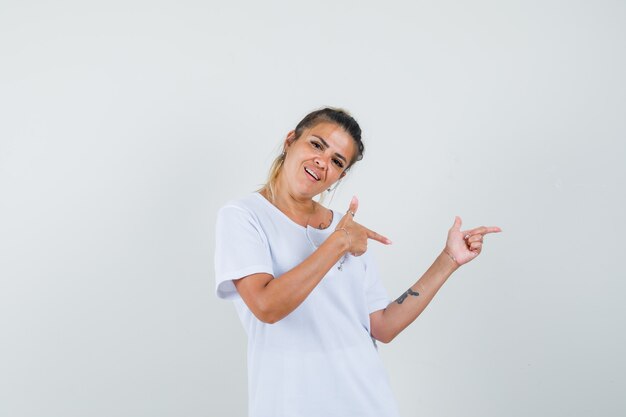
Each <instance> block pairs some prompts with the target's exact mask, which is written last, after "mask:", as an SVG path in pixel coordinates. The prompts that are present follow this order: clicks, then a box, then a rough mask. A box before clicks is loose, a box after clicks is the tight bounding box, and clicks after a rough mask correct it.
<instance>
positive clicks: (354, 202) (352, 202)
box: [348, 196, 359, 215]
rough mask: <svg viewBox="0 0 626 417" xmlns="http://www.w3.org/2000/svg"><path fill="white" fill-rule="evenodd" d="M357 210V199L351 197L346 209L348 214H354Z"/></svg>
mask: <svg viewBox="0 0 626 417" xmlns="http://www.w3.org/2000/svg"><path fill="white" fill-rule="evenodd" d="M358 208H359V199H358V198H356V196H353V197H352V200H350V208H349V209H348V213H352V214H353V215H354V214H356V211H357V209H358Z"/></svg>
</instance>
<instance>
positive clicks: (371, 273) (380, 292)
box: [363, 251, 390, 314]
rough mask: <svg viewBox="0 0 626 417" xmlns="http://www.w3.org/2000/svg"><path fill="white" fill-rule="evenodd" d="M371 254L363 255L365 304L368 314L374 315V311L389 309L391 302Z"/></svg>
mask: <svg viewBox="0 0 626 417" xmlns="http://www.w3.org/2000/svg"><path fill="white" fill-rule="evenodd" d="M369 252H370V251H368V252H366V253H365V254H363V256H364V257H365V259H364V260H365V302H366V304H367V313H368V314H372V313H373V312H374V311H378V310H382V309H384V308H387V306H388V305H389V303H390V300H389V295H388V294H387V290H386V289H385V287H384V286H383V283H382V282H381V281H380V277H379V275H378V267H377V265H376V261H375V260H374V257H373V256H372V255H371V254H370V253H369Z"/></svg>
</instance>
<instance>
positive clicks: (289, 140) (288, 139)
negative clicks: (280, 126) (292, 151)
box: [284, 130, 296, 150]
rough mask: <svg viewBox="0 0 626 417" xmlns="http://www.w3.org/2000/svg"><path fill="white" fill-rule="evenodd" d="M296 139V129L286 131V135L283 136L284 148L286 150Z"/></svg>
mask: <svg viewBox="0 0 626 417" xmlns="http://www.w3.org/2000/svg"><path fill="white" fill-rule="evenodd" d="M295 140H296V131H295V130H291V131H289V133H287V137H286V138H285V146H284V150H287V148H289V147H290V146H291V144H292V143H293V142H294V141H295Z"/></svg>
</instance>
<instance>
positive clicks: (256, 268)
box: [215, 108, 500, 417]
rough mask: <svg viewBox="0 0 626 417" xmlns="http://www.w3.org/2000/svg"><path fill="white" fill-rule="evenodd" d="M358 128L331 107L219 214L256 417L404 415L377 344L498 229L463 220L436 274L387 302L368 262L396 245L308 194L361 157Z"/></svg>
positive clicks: (220, 260) (225, 273)
mask: <svg viewBox="0 0 626 417" xmlns="http://www.w3.org/2000/svg"><path fill="white" fill-rule="evenodd" d="M363 149H364V147H363V143H362V141H361V129H360V127H359V125H358V124H357V122H356V121H355V120H354V119H353V118H352V117H351V116H350V115H349V114H347V113H346V112H344V111H342V110H339V109H332V108H325V109H322V110H318V111H315V112H312V113H310V114H309V115H307V116H306V117H305V118H304V119H303V120H302V121H301V122H300V123H299V124H298V125H297V127H296V129H295V130H292V131H291V132H289V133H288V135H287V138H286V139H285V142H284V146H283V152H282V154H281V155H280V156H279V157H278V158H277V159H276V160H275V161H274V164H273V166H272V169H271V172H270V177H269V180H268V182H267V184H266V185H265V186H264V187H263V188H262V189H261V190H259V191H258V192H256V193H254V194H252V195H249V196H247V197H244V198H242V199H239V200H236V201H232V202H230V203H228V204H226V205H225V206H224V207H222V208H221V210H220V211H219V214H218V219H217V244H216V253H215V268H216V292H217V295H218V296H219V297H221V298H225V299H231V300H234V302H235V306H236V308H237V312H238V314H239V317H240V319H241V321H242V323H243V325H244V327H245V330H246V332H247V335H248V371H249V376H248V391H249V403H248V405H249V416H250V417H301V416H310V417H334V416H337V417H357V416H358V417H366V416H367V417H370V416H371V417H390V416H397V415H398V411H397V408H396V404H395V401H394V399H393V395H392V393H391V390H390V387H389V383H388V379H387V376H386V374H385V372H384V369H383V367H382V363H381V360H380V358H379V356H378V352H377V350H376V341H377V340H378V341H381V342H384V343H388V342H390V341H391V340H393V338H394V337H395V336H396V335H398V333H400V332H401V331H402V330H403V329H404V328H406V327H407V326H408V325H409V324H410V323H411V322H412V321H413V320H415V318H416V317H417V316H418V315H419V314H420V313H421V312H422V310H424V308H425V307H426V306H427V305H428V303H429V302H430V300H432V298H433V297H434V295H435V294H436V292H437V291H438V290H439V288H440V287H441V286H442V285H443V283H444V282H445V281H446V279H447V278H448V277H449V276H450V275H451V274H452V273H453V272H454V271H455V270H456V269H457V268H458V267H459V266H460V265H463V264H465V263H467V262H469V261H471V260H472V259H474V258H475V257H476V256H478V255H479V254H480V252H481V249H482V245H483V236H484V235H486V234H488V233H493V232H499V231H500V229H499V228H497V227H479V228H475V229H471V230H467V231H461V230H460V227H461V219H460V218H458V217H457V218H456V219H455V222H454V225H453V226H452V228H451V229H450V230H449V232H448V238H447V241H446V246H445V248H444V249H443V251H442V252H441V254H440V255H439V256H438V257H437V259H436V260H435V262H434V263H433V264H432V266H431V267H430V268H429V269H428V270H427V271H426V272H425V273H424V275H423V276H422V277H421V278H420V279H419V280H418V281H417V282H416V283H414V284H413V285H412V286H411V287H410V288H409V289H408V290H407V291H406V292H405V293H404V294H402V295H401V296H400V297H399V298H398V299H397V300H396V301H395V302H392V303H390V302H389V299H388V297H387V294H386V291H385V289H384V288H383V286H382V285H381V282H380V280H379V278H378V273H377V271H376V267H375V265H374V263H373V261H372V259H371V258H370V257H369V254H368V253H367V244H368V240H370V239H371V240H376V241H378V242H381V243H383V244H391V241H390V240H389V239H388V238H386V237H384V236H382V235H379V234H378V233H376V232H374V231H372V230H370V229H368V228H366V227H364V226H363V225H361V224H359V223H357V222H356V221H355V216H356V214H357V209H358V201H357V199H356V198H353V199H352V201H351V203H350V207H349V209H348V211H347V213H346V215H344V216H342V215H340V214H339V213H337V212H334V211H332V210H329V209H327V208H325V207H323V206H322V205H321V204H319V203H317V202H315V201H314V200H313V197H315V196H317V195H319V194H321V193H323V192H324V191H326V190H327V189H329V188H331V187H332V186H336V184H337V183H338V181H340V180H341V178H343V177H344V176H345V175H346V173H347V171H348V170H349V168H350V167H351V166H352V165H353V164H354V163H355V162H356V161H358V160H360V159H361V158H362V156H363Z"/></svg>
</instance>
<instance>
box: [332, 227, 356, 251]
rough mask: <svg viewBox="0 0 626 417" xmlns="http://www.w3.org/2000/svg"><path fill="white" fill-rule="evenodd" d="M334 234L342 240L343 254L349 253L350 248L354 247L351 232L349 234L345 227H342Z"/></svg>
mask: <svg viewBox="0 0 626 417" xmlns="http://www.w3.org/2000/svg"><path fill="white" fill-rule="evenodd" d="M333 233H334V234H335V235H336V236H339V237H340V239H341V240H340V242H341V253H345V252H348V251H349V250H350V246H352V237H351V236H350V232H348V230H347V229H346V228H345V227H340V228H337V229H335V231H334V232H333Z"/></svg>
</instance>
